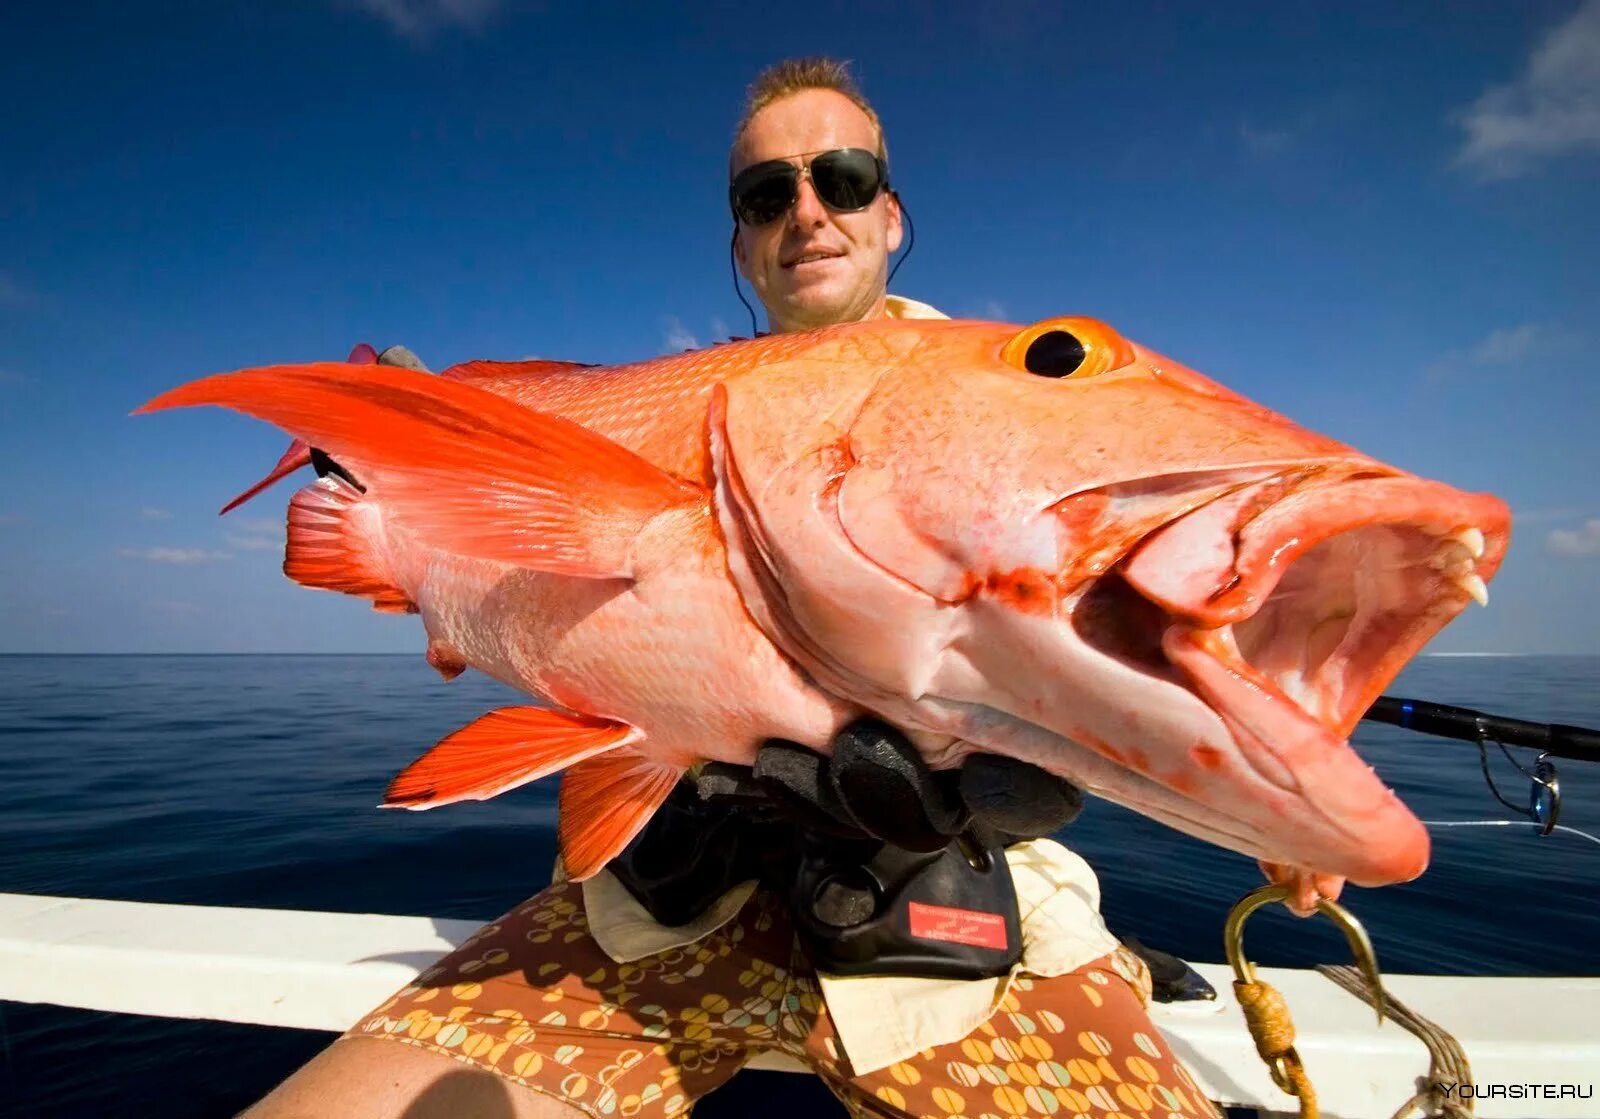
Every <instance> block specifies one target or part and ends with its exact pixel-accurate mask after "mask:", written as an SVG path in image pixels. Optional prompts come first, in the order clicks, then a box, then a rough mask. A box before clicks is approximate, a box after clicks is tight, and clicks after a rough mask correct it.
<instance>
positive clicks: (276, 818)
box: [0, 656, 1600, 1119]
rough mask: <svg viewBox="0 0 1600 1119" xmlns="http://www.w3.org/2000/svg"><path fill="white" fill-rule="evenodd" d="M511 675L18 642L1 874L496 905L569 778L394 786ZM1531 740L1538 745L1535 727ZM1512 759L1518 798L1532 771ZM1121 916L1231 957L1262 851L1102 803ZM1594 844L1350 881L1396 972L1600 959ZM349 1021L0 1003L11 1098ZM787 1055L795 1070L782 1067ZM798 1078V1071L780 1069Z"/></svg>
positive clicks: (208, 1074)
mask: <svg viewBox="0 0 1600 1119" xmlns="http://www.w3.org/2000/svg"><path fill="white" fill-rule="evenodd" d="M1389 692H1390V693H1391V694H1401V695H1408V696H1413V697H1419V698H1425V699H1430V700H1436V701H1439V702H1445V703H1459V704H1464V705H1468V706H1473V707H1477V708H1480V709H1482V710H1487V711H1492V712H1496V713H1500V714H1506V715H1512V716H1517V717H1522V718H1530V719H1538V720H1542V721H1551V722H1566V723H1576V724H1580V725H1587V726H1597V725H1600V658H1595V657H1588V658H1585V657H1425V658H1422V659H1419V660H1418V661H1416V662H1414V663H1413V664H1412V665H1411V666H1410V667H1409V668H1408V669H1407V670H1406V671H1405V673H1404V674H1403V675H1402V676H1401V677H1400V678H1399V679H1398V680H1397V681H1396V682H1395V683H1394V684H1393V685H1392V686H1391V687H1390V689H1389ZM507 702H520V700H519V699H518V698H517V695H516V693H513V692H511V691H510V690H508V689H506V688H503V687H501V686H500V685H498V684H495V683H493V682H491V681H488V680H485V679H484V678H482V677H481V676H478V675H476V674H473V673H469V674H467V675H466V676H463V677H462V678H461V679H459V680H457V681H454V682H453V683H450V684H445V683H443V682H442V681H440V680H439V678H438V677H437V676H436V675H435V674H434V673H433V671H432V670H431V669H430V668H428V667H427V666H426V665H425V664H424V663H423V661H422V658H421V657H420V656H417V657H377V656H345V657H315V656H303V657H288V656H251V657H226V656H208V657H181V656H180V657H132V656H129V657H32V656H28V657H22V656H12V657H0V778H3V779H0V892H14V893H39V894H61V895H75V896H81V897H101V898H119V899H127V900H136V901H158V902H178V903H182V902H189V903H199V904H206V905H244V906H258V907H265V908H279V907H281V908H296V909H328V910H341V911H349V912H376V913H407V914H424V915H431V916H443V917H465V918H475V919H483V920H487V919H489V918H492V917H494V916H496V915H497V914H499V913H501V912H503V911H504V910H506V909H508V908H510V907H512V906H513V905H515V904H517V903H518V902H520V901H521V900H523V899H524V898H526V897H527V896H529V895H530V894H532V893H534V892H535V891H536V890H538V889H539V888H540V887H541V886H542V885H543V884H544V883H545V882H546V880H547V877H548V870H549V867H550V865H551V860H552V858H553V857H554V854H555V842H554V834H553V825H554V820H555V801H554V791H555V783H554V782H545V783H540V784H536V785H534V786H530V787H525V788H523V789H520V790H517V791H514V792H512V793H509V794H507V795H505V796H503V797H500V798H498V799H497V800H494V801H491V802H486V803H468V804H461V805H455V806H450V807H447V808H444V809H440V810H436V811H432V812H425V813H412V812H387V811H379V810H377V809H376V808H375V807H374V805H375V804H376V803H377V801H378V799H379V798H380V796H381V794H382V791H383V788H384V786H385V784H386V783H387V781H388V779H389V777H390V776H391V775H392V774H393V773H395V772H396V771H397V770H398V769H399V768H401V767H402V766H404V765H405V764H407V763H408V762H410V761H411V760H412V759H413V758H415V757H416V756H417V755H418V754H419V753H421V752H422V751H423V750H424V749H426V748H427V747H428V746H429V745H431V744H432V743H433V742H434V741H436V740H437V739H438V738H439V737H441V736H443V735H444V734H446V733H448V732H449V731H451V730H454V729H455V728H457V727H459V726H461V725H462V724H464V723H466V722H469V721H470V720H472V719H473V718H475V717H477V716H478V715H479V714H482V713H483V712H484V711H486V710H488V709H490V708H491V707H494V706H497V705H500V704H503V703H507ZM1356 743H1357V746H1358V748H1359V749H1360V750H1361V752H1362V753H1363V755H1364V756H1365V757H1366V758H1367V759H1368V760H1369V761H1370V762H1371V763H1372V764H1373V765H1374V766H1376V767H1377V769H1378V771H1379V773H1380V774H1381V775H1382V776H1383V778H1384V779H1385V780H1386V781H1387V782H1388V783H1389V784H1390V785H1391V786H1392V787H1394V788H1395V790H1396V791H1397V792H1398V793H1399V794H1400V796H1401V797H1402V798H1403V799H1404V800H1405V801H1406V802H1407V803H1408V804H1410V805H1411V806H1412V807H1413V809H1414V810H1415V811H1416V812H1417V813H1418V815H1420V816H1421V817H1422V818H1423V819H1425V820H1429V821H1465V820H1482V819H1488V818H1508V817H1509V816H1510V815H1511V814H1510V813H1509V812H1508V811H1506V810H1505V809H1504V808H1502V807H1501V806H1500V805H1499V804H1497V803H1496V802H1495V801H1494V799H1493V797H1492V796H1491V794H1490V792H1489V790H1488V788H1487V786H1486V785H1485V783H1484V780H1483V776H1482V773H1481V771H1480V768H1479V760H1478V754H1477V751H1476V750H1475V749H1474V748H1473V747H1472V746H1471V745H1469V744H1467V743H1461V742H1454V741H1446V740H1443V739H1438V738H1432V737H1429V736H1425V735H1418V734H1413V733H1410V732H1407V731H1402V730H1399V729H1397V728H1393V727H1387V726H1381V725H1376V724H1363V726H1362V727H1361V729H1360V730H1359V731H1358V732H1357V735H1356ZM1514 753H1515V754H1516V755H1517V757H1518V758H1519V759H1520V760H1521V761H1522V762H1523V763H1524V764H1525V765H1528V764H1530V763H1531V760H1532V755H1531V754H1530V753H1529V752H1527V751H1514ZM1490 761H1491V770H1492V772H1493V773H1495V775H1496V776H1497V778H1503V779H1504V780H1503V782H1502V788H1503V789H1504V790H1505V791H1506V792H1507V795H1508V796H1509V797H1510V799H1511V800H1512V801H1513V802H1514V803H1521V802H1524V801H1525V799H1526V782H1525V781H1523V780H1522V779H1521V778H1520V776H1519V775H1518V774H1517V773H1516V771H1515V770H1514V769H1512V768H1511V766H1510V765H1509V763H1507V762H1506V761H1505V759H1504V758H1502V757H1499V756H1497V755H1496V754H1493V753H1492V754H1491V758H1490ZM1561 786H1562V789H1563V792H1564V802H1565V803H1564V807H1563V812H1562V823H1564V824H1567V825H1570V826H1572V827H1576V828H1581V829H1583V830H1585V831H1588V832H1591V833H1594V834H1596V835H1600V766H1594V765H1585V764H1583V763H1579V762H1566V763H1561ZM1059 838H1060V839H1062V841H1063V842H1066V843H1067V844H1069V845H1070V846H1072V847H1073V848H1075V849H1076V850H1077V851H1079V852H1080V853H1082V854H1083V855H1084V856H1085V857H1086V858H1088V859H1089V861H1090V862H1091V864H1092V865H1093V866H1094V867H1095V868H1096V870H1097V872H1098V873H1099V875H1100V879H1101V885H1102V889H1103V892H1104V911H1105V913H1106V917H1107V920H1108V922H1109V923H1110V925H1111V927H1112V928H1113V930H1115V931H1116V932H1118V933H1119V934H1120V935H1124V936H1129V935H1132V936H1138V937H1139V938H1141V939H1143V940H1144V941H1145V942H1146V943H1149V944H1152V945H1155V946H1158V947H1162V948H1165V949H1167V950H1169V951H1173V952H1176V953H1178V954H1180V955H1183V956H1185V957H1186V958H1189V959H1194V960H1207V961H1215V960H1221V959H1222V958H1223V955H1222V944H1221V925H1222V920H1223V917H1224V915H1225V913H1226V911H1227V909H1228V907H1229V905H1231V903H1232V902H1233V901H1234V900H1236V899H1237V898H1238V897H1239V896H1240V895H1242V894H1244V893H1245V892H1247V891H1248V890H1250V889H1252V888H1254V887H1255V886H1256V885H1258V884H1259V881H1260V879H1259V876H1258V875H1257V873H1256V871H1255V868H1254V866H1253V864H1251V863H1250V862H1249V861H1248V860H1246V859H1244V858H1242V857H1239V856H1236V855H1233V854H1231V853H1228V852H1224V851H1221V850H1218V849H1216V848H1213V847H1210V846H1208V845H1205V844H1202V843H1199V842H1197V841H1194V840H1190V839H1188V838H1186V837H1184V836H1181V835H1179V834H1177V833H1175V832H1172V831H1170V830H1169V829H1166V828H1164V827H1162V826H1160V825H1158V824H1155V823H1153V822H1151V821H1148V820H1145V819H1143V818H1142V817H1138V816H1135V815H1132V814H1130V813H1128V812H1125V811H1123V810H1120V809H1117V808H1115V807H1114V806H1111V805H1109V804H1105V803H1103V802H1099V801H1095V802H1091V803H1090V805H1089V806H1088V808H1087V809H1086V810H1085V812H1084V813H1083V815H1082V817H1080V819H1079V820H1078V821H1077V822H1075V823H1074V824H1073V825H1072V826H1071V827H1069V828H1068V829H1066V830H1065V831H1063V832H1062V833H1061V835H1060V836H1059ZM1597 899H1600V845H1597V844H1596V843H1591V842H1588V841H1585V840H1583V839H1581V838H1579V837H1577V836H1573V835H1568V834H1563V833H1557V834H1556V835H1553V836H1550V837H1547V838H1541V837H1539V836H1537V835H1536V834H1535V833H1534V831H1533V829H1532V828H1526V827H1510V828H1506V827H1459V828H1455V827H1451V828H1446V827H1440V828H1438V829H1437V830H1436V831H1435V833H1434V858H1433V863H1432V865H1431V867H1430V869H1429V870H1428V872H1427V874H1425V875H1424V876H1423V877H1422V878H1421V879H1419V880H1418V881H1416V882H1414V883H1410V884H1407V885H1405V886H1397V887H1390V888H1387V889H1383V890H1361V889H1354V888H1351V889H1348V890H1347V891H1346V894H1345V896H1344V899H1343V900H1344V901H1345V902H1346V904H1348V905H1349V906H1350V907H1351V908H1352V909H1353V910H1354V911H1355V912H1356V913H1357V914H1358V915H1359V916H1360V917H1361V918H1362V920H1363V921H1364V923H1365V924H1366V925H1367V928H1368V930H1369V932H1370V933H1371V935H1372V938H1373V941H1374V943H1375V945H1376V948H1377V951H1378V954H1379V959H1380V961H1381V963H1382V965H1383V967H1384V969H1385V970H1387V971H1392V972H1425V973H1434V974H1450V975H1468V974H1479V975H1564V974H1565V975H1571V974H1578V975H1596V974H1600V903H1597ZM1248 951H1249V954H1250V956H1251V957H1252V958H1253V959H1255V960H1256V961H1257V962H1258V963H1262V964H1266V965H1286V966H1309V965H1311V964H1315V963H1321V962H1335V963H1343V962H1346V961H1347V960H1348V952H1347V949H1346V947H1345V944H1344V941H1343V939H1342V937H1341V936H1340V935H1339V934H1338V933H1337V932H1336V931H1335V930H1334V929H1333V928H1332V926H1331V925H1329V924H1328V923H1327V922H1323V921H1295V920H1293V919H1291V918H1289V917H1286V916H1279V915H1276V914H1268V915H1262V916H1258V917H1257V918H1256V919H1255V920H1254V921H1252V923H1251V926H1250V932H1249V939H1248ZM331 1040H332V1035H329V1034H322V1033H314V1032H303V1031H294V1030H275V1029H269V1028H265V1027H251V1026H238V1025H226V1024H220V1023H203V1022H201V1023H196V1022H181V1021H168V1020H162V1019H154V1018H143V1017H135V1016H126V1015H112V1014H99V1013H90V1012H84V1011H75V1010H64V1009H59V1008H53V1007H39V1006H26V1005H21V1004H17V1003H11V1002H0V1115H5V1116H12V1115H28V1116H32V1115H40V1116H44V1115H49V1116H56V1115H61V1116H78V1115H83V1116H90V1115H92V1116H97V1117H98V1116H108V1117H109V1116H123V1115H129V1116H138V1115H162V1116H172V1117H178V1116H196V1117H201V1116H204V1117H210V1116H223V1115H231V1114H234V1113H235V1112H236V1111H238V1110H239V1109H241V1108H243V1107H245V1106H247V1105H248V1104H249V1103H251V1102H252V1101H254V1100H255V1099H258V1098H259V1097H260V1096H261V1095H263V1094H264V1093H265V1092H266V1091H267V1090H269V1089H270V1088H271V1087H272V1086H273V1085H274V1084H276V1083H277V1082H278V1081H280V1080H281V1079H283V1077H285V1076H286V1075H288V1074H289V1073H290V1072H291V1071H293V1070H294V1069H295V1068H296V1067H298V1066H299V1065H300V1064H302V1063H303V1062H305V1061H306V1060H308V1059H309V1058H310V1057H312V1056H313V1055H314V1054H315V1053H317V1052H318V1051H319V1050H321V1049H322V1048H323V1047H325V1046H326V1045H327V1044H328V1043H329V1042H330V1041H331ZM780 1077H781V1080H780ZM775 1083H781V1085H782V1091H781V1093H774V1092H772V1091H771V1087H772V1085H773V1084H775ZM757 1105H759V1106H760V1108H761V1110H762V1112H763V1113H764V1114H766V1115H768V1116H770V1117H771V1119H780V1117H781V1116H784V1115H790V1114H793V1115H827V1114H839V1113H840V1112H839V1111H838V1109H837V1108H833V1107H830V1106H829V1099H828V1097H827V1096H826V1094H825V1093H823V1092H822V1090H821V1089H820V1087H818V1086H816V1085H815V1084H813V1083H810V1082H809V1081H808V1080H807V1078H801V1077H785V1076H782V1074H776V1073H766V1074H762V1073H755V1074H745V1075H743V1076H741V1077H739V1078H737V1079H736V1080H735V1082H734V1084H733V1085H732V1086H730V1088H729V1089H726V1090H725V1091H724V1092H722V1093H718V1094H716V1095H714V1096H713V1097H711V1099H710V1100H709V1101H708V1102H707V1103H706V1104H705V1105H704V1106H703V1107H702V1108H701V1109H700V1110H698V1111H697V1113H696V1114H697V1115H704V1116H707V1117H713V1119H714V1117H715V1116H718V1115H723V1116H726V1115H736V1114H743V1113H746V1112H747V1111H749V1110H754V1108H755V1106H757Z"/></svg>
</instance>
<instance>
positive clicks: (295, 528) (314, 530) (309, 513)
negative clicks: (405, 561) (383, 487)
mask: <svg viewBox="0 0 1600 1119" xmlns="http://www.w3.org/2000/svg"><path fill="white" fill-rule="evenodd" d="M365 501H366V498H365V496H364V495H362V494H359V493H357V492H356V491H355V490H354V489H352V488H351V487H350V486H349V485H347V484H346V483H344V482H343V481H341V480H339V479H337V478H331V477H330V478H319V479H317V481H315V482H313V483H312V484H311V485H309V486H307V487H305V488H304V489H303V490H301V491H300V492H299V493H297V494H295V495H294V497H292V498H290V499H289V535H288V542H287V544H286V546H285V548H284V553H283V573H284V574H285V575H287V576H288V577H289V578H291V579H293V580H294V581H295V582H296V583H299V584H300V585H301V586H302V587H316V588H318V589H319V590H324V591H341V592H343V593H344V594H353V595H360V596H361V597H363V598H370V599H371V600H372V608H373V609H374V610H381V611H383V612H384V613H388V614H415V613H416V612H417V607H416V604H415V603H413V602H412V601H411V599H410V597H409V596H408V595H407V594H406V592H405V591H403V590H401V589H400V588H399V587H398V586H396V585H395V580H394V577H393V576H392V575H390V574H389V571H388V568H387V567H386V566H385V564H384V562H383V560H382V558H381V556H380V553H379V551H378V549H377V546H376V543H375V541H374V540H373V539H372V535H371V533H372V530H373V528H375V527H376V526H375V525H372V524H371V523H370V522H369V521H368V520H367V519H366V518H364V517H362V516H361V506H362V504H363V503H364V502H365Z"/></svg>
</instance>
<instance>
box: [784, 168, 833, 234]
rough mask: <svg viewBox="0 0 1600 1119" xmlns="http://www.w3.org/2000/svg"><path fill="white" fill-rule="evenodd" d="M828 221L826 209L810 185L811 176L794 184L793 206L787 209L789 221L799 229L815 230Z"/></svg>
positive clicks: (804, 177)
mask: <svg viewBox="0 0 1600 1119" xmlns="http://www.w3.org/2000/svg"><path fill="white" fill-rule="evenodd" d="M827 220H828V208H827V207H826V206H824V205H823V204H822V199H820V198H818V197H817V192H816V188H814V187H813V186H812V185H811V176H810V175H806V176H803V177H802V178H801V179H800V181H799V182H798V183H796V184H795V198H794V205H793V206H792V207H790V208H789V221H790V222H791V223H792V224H793V225H795V226H798V227H799V228H801V229H815V228H816V227H817V226H819V225H822V224H823V223H824V222H826V221H827Z"/></svg>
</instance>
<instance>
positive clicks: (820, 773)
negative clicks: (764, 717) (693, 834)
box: [698, 718, 1083, 851]
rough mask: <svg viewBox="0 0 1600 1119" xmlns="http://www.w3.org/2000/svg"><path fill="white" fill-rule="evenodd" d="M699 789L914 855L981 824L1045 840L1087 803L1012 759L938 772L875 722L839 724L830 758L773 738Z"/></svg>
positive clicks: (982, 760) (716, 767)
mask: <svg viewBox="0 0 1600 1119" xmlns="http://www.w3.org/2000/svg"><path fill="white" fill-rule="evenodd" d="M698 786H699V790H700V795H701V797H702V798H703V799H705V800H707V801H708V802H717V801H722V802H730V801H733V802H740V803H743V804H745V805H747V806H754V805H756V804H759V803H762V802H767V803H769V804H771V805H774V806H776V807H778V808H781V809H783V810H785V811H787V812H788V813H789V814H790V815H791V816H793V817H794V818H796V819H797V820H799V821H800V822H801V823H802V824H803V825H804V826H807V827H809V828H811V829H812V830H816V831H820V832H823V833H825V834H829V835H836V836H839V837H841V838H871V839H875V840H881V841H883V842H886V843H890V844H893V845H894V846H896V847H903V848H906V849H907V850H911V851H936V850H939V849H940V848H942V847H944V846H945V845H946V844H948V843H949V842H950V840H951V839H953V838H954V837H955V836H957V835H960V834H961V833H962V832H963V831H966V830H967V829H969V828H971V827H972V826H973V825H975V824H976V825H978V826H981V827H983V828H986V829H988V830H989V831H991V832H993V833H995V834H997V835H998V836H999V837H1000V839H1001V840H1002V842H1004V843H1012V842H1016V841H1017V840H1020V839H1031V838H1036V837H1039V836H1045V835H1049V834H1050V833H1052V832H1054V831H1056V830H1058V829H1059V828H1062V827H1065V826H1066V825H1067V824H1069V823H1071V822H1072V821H1073V820H1074V819H1076V818H1077V815H1078V813H1079V812H1080V811H1082V809H1083V797H1082V794H1081V793H1080V792H1079V791H1078V790H1077V788H1076V787H1074V786H1073V785H1072V784H1070V783H1069V782H1067V781H1064V780H1062V779H1061V778H1059V777H1056V776H1054V775H1052V774H1049V773H1046V772H1045V771H1044V770H1042V769H1039V768H1038V767H1037V766H1033V765H1029V764H1027V763H1025V762H1019V761H1014V760H1013V759H1011V758H1003V757H1000V756H999V755H995V754H975V755H973V756H972V757H970V758H968V759H967V761H966V763H965V764H964V765H963V766H962V767H961V768H960V769H959V770H944V771H940V772H935V771H933V770H931V769H929V768H928V766H927V763H926V762H924V761H923V760H922V756H921V754H919V753H918V752H917V750H916V748H915V747H914V746H912V745H911V743H910V741H909V740H908V739H907V738H906V737H905V735H903V734H901V733H900V732H899V731H898V730H896V729H895V728H893V727H891V726H889V725H888V724H886V723H882V722H880V721H878V720H876V719H871V718H866V719H859V720H857V721H856V722H854V723H851V724H850V725H848V726H846V727H844V728H843V729H842V730H840V731H839V733H838V734H837V735H836V736H835V737H834V740H833V755H832V757H831V758H829V757H824V756H823V755H821V754H818V753H816V752H815V751H812V750H809V749H807V748H806V747H804V746H800V745H797V744H795V743H793V742H787V741H785V740H783V739H768V740H767V741H766V743H765V744H763V746H762V748H761V749H760V751H759V752H758V753H757V754H756V762H755V765H754V766H749V767H745V766H735V765H728V764H725V763H715V762H714V763H710V764H708V765H706V766H704V767H703V768H702V771H701V775H700V777H699V779H698Z"/></svg>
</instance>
